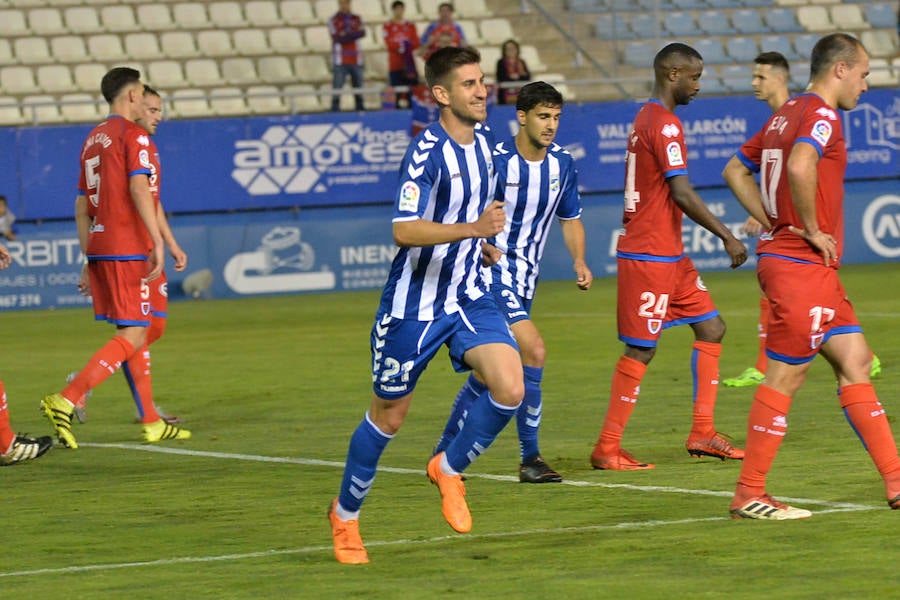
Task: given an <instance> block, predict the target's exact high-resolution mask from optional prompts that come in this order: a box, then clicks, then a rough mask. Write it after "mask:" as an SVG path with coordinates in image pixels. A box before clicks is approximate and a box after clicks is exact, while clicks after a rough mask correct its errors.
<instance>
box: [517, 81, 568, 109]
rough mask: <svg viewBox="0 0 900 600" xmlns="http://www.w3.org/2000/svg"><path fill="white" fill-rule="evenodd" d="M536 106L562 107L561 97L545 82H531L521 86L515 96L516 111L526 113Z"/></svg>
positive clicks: (557, 91)
mask: <svg viewBox="0 0 900 600" xmlns="http://www.w3.org/2000/svg"><path fill="white" fill-rule="evenodd" d="M538 105H543V106H559V107H562V105H563V96H562V94H560V93H559V90H557V89H556V88H555V87H553V86H552V85H550V84H549V83H547V82H545V81H532V82H531V83H528V84H525V85H524V86H522V88H521V89H520V90H519V95H518V96H516V110H522V111H525V112H528V111H529V110H531V109H532V108H534V107H535V106H538Z"/></svg>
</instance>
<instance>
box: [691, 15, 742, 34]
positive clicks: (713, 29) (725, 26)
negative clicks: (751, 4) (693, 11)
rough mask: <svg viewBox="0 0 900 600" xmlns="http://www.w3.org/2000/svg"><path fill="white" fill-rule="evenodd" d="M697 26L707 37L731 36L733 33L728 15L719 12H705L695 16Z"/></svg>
mask: <svg viewBox="0 0 900 600" xmlns="http://www.w3.org/2000/svg"><path fill="white" fill-rule="evenodd" d="M697 25H699V27H700V29H702V30H703V31H704V32H706V33H708V34H709V35H731V34H733V33H734V32H735V30H734V27H732V26H731V21H730V20H729V19H728V13H725V12H724V11H721V10H705V11H703V12H701V13H700V14H699V15H698V16H697Z"/></svg>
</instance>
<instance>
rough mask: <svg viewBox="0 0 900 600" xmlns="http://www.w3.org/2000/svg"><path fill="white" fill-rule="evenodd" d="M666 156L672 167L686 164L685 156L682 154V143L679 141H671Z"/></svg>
mask: <svg viewBox="0 0 900 600" xmlns="http://www.w3.org/2000/svg"><path fill="white" fill-rule="evenodd" d="M666 157H667V158H668V160H669V166H670V167H681V166H684V156H682V154H681V144H679V143H678V142H669V145H668V146H666Z"/></svg>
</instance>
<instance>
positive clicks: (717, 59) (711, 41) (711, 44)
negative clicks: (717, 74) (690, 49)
mask: <svg viewBox="0 0 900 600" xmlns="http://www.w3.org/2000/svg"><path fill="white" fill-rule="evenodd" d="M694 48H695V49H696V50H697V52H699V53H700V55H701V56H702V57H703V62H705V63H712V64H721V63H727V62H731V61H730V60H729V58H728V56H727V55H726V54H725V48H724V46H722V42H721V41H719V39H718V38H701V39H699V40H697V42H696V43H695V44H694Z"/></svg>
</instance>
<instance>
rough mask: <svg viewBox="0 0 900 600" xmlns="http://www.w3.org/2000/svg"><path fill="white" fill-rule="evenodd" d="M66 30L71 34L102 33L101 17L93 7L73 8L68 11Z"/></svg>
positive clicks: (66, 13)
mask: <svg viewBox="0 0 900 600" xmlns="http://www.w3.org/2000/svg"><path fill="white" fill-rule="evenodd" d="M65 15H66V28H67V29H68V30H69V32H71V33H82V34H91V33H97V32H98V31H101V29H102V27H101V26H100V15H98V14H97V9H96V8H94V7H93V6H71V7H69V8H67V9H66V12H65Z"/></svg>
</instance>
